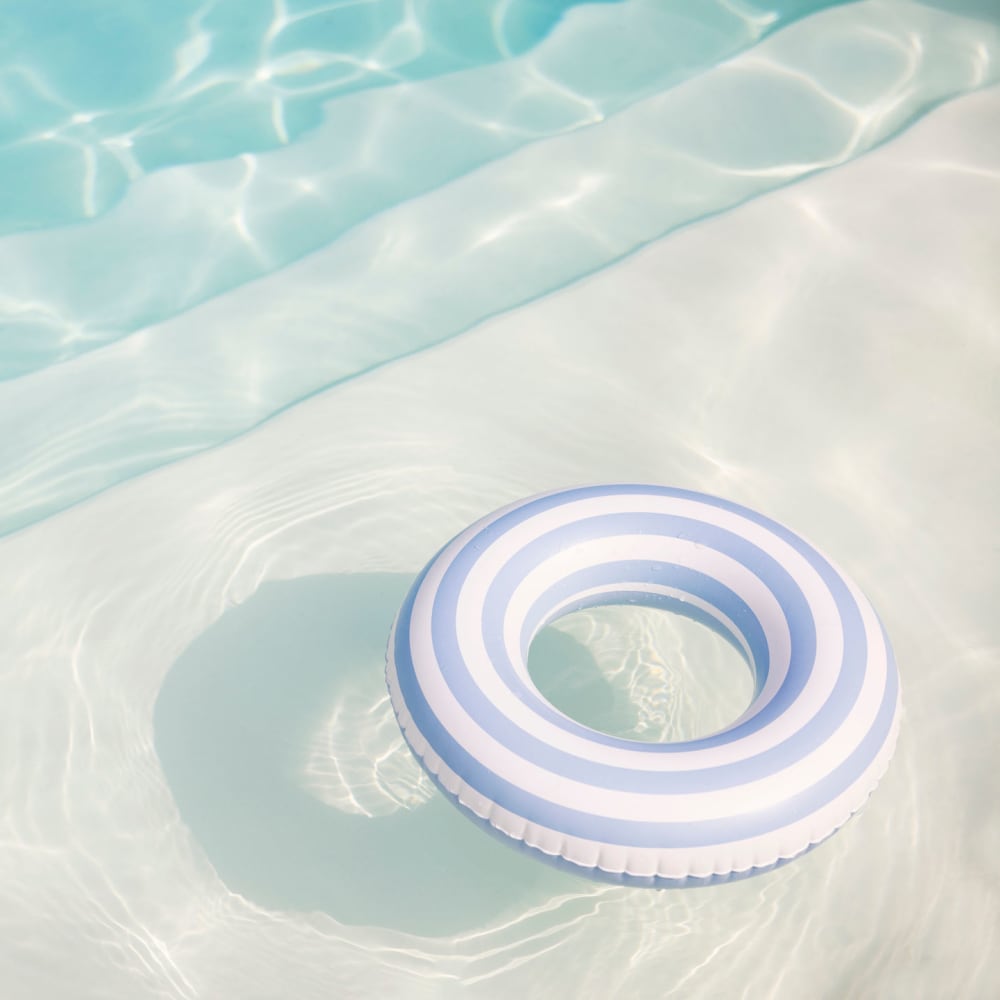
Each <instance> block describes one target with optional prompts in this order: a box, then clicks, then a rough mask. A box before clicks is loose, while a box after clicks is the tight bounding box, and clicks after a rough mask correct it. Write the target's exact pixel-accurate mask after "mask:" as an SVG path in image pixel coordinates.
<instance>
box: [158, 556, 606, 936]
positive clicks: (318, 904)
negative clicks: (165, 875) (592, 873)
mask: <svg viewBox="0 0 1000 1000" xmlns="http://www.w3.org/2000/svg"><path fill="white" fill-rule="evenodd" d="M410 582H411V581H410V578H409V577H408V576H405V575H401V574H345V575H339V576H322V577H306V578H302V579H298V580H293V581H289V582H280V583H268V584H265V585H264V586H263V587H262V588H261V589H260V590H259V591H258V592H257V593H256V594H255V595H253V596H252V597H251V598H250V599H249V600H247V601H246V602H245V603H244V604H242V605H240V606H239V607H236V608H234V609H232V610H230V611H228V612H227V613H225V614H224V615H223V616H222V617H221V618H220V619H219V620H218V621H217V622H216V623H215V624H213V625H212V626H211V627H210V628H208V629H207V630H206V631H205V632H204V633H203V634H202V635H201V636H200V637H199V638H198V639H196V640H195V642H193V643H192V644H191V646H190V647H189V648H188V649H187V650H186V651H185V652H184V653H183V655H182V656H181V657H180V658H179V659H178V661H177V662H176V663H175V665H174V666H173V668H172V669H171V670H170V672H169V673H168V675H167V677H166V679H165V681H164V684H163V687H162V689H161V692H160V695H159V698H158V700H157V704H156V709H155V715H154V731H155V742H156V749H157V753H158V754H159V758H160V761H161V763H162V766H163V769H164V772H165V774H166V777H167V780H168V782H169V785H170V788H171V790H172V792H173V795H174V797H175V800H176V802H177V805H178V808H179V811H180V814H181V817H182V819H183V820H184V822H185V823H186V824H187V825H188V827H189V828H190V829H191V831H192V833H193V834H194V836H195V838H196V839H197V840H198V842H199V843H200V845H201V847H202V848H203V850H204V851H205V853H206V855H207V856H208V859H209V860H210V862H211V863H212V865H213V866H214V867H215V869H216V871H217V872H218V874H219V876H220V877H221V878H222V879H223V881H224V882H225V883H226V884H227V885H228V886H229V888H230V889H232V890H233V891H235V892H238V893H240V894H241V895H243V896H245V897H247V898H248V899H250V900H252V901H253V902H255V903H257V904H258V905H261V906H264V907H267V908H269V909H283V910H297V911H309V910H312V911H315V910H320V911H325V912H327V913H329V914H330V915H331V916H333V917H334V918H336V919H337V920H338V921H341V922H343V923H347V924H364V925H375V926H381V927H387V928H394V929H397V930H402V931H408V932H412V933H418V934H424V935H445V934H454V933H457V932H461V931H464V930H472V929H475V928H479V927H482V926H483V925H484V924H487V923H490V922H492V921H493V920H495V919H498V918H504V917H511V916H514V915H516V914H517V913H521V912H524V911H525V910H527V909H529V908H531V907H532V906H534V905H538V904H540V903H542V902H544V901H545V900H546V899H549V898H551V897H552V896H554V895H557V894H562V893H566V892H578V891H580V890H581V889H583V888H585V883H584V882H582V881H581V880H580V879H578V878H576V877H574V876H572V875H569V874H566V873H563V872H559V871H556V870H553V869H551V868H549V867H547V866H546V865H543V864H539V863H538V862H537V861H536V860H534V859H532V858H526V857H525V856H523V855H522V854H520V853H518V852H517V851H515V850H512V849H511V848H510V847H509V846H507V845H506V844H504V843H500V842H499V841H497V840H495V839H494V838H492V837H489V836H486V835H485V834H484V833H483V832H482V831H481V830H479V829H478V828H477V827H476V826H475V825H474V824H473V823H471V822H469V821H468V819H467V818H466V817H464V816H463V815H461V814H460V813H459V811H458V810H457V809H456V808H455V807H454V806H453V805H452V804H451V803H450V802H448V801H447V800H446V799H445V797H444V796H442V795H441V794H440V793H438V792H437V791H435V792H434V793H433V795H431V797H430V798H429V799H428V800H427V801H426V802H424V803H423V804H421V805H419V806H417V807H415V808H400V809H397V810H396V811H394V812H391V813H389V814H388V815H382V816H376V817H369V816H364V815H357V814H350V813H347V812H344V811H343V810H341V809H338V808H335V807H333V806H331V805H328V804H327V803H326V802H323V801H321V800H320V799H319V798H317V797H316V796H315V795H314V794H312V793H311V792H310V791H309V789H308V787H307V782H306V780H305V773H304V763H305V760H306V758H307V756H308V748H309V746H310V743H311V742H312V744H313V745H315V736H316V733H317V732H319V731H320V730H321V729H322V727H323V725H324V723H325V722H328V720H329V718H330V716H331V708H332V707H333V706H335V705H336V704H338V702H343V703H344V704H348V703H357V702H358V699H357V698H354V699H353V701H352V699H351V697H350V696H351V695H352V693H353V694H354V695H356V694H357V692H358V691H362V692H364V693H366V694H367V693H370V695H371V698H370V699H369V700H370V701H373V702H374V701H377V699H378V698H379V697H380V695H381V694H382V693H383V692H384V681H383V671H384V655H385V643H386V638H387V635H388V632H389V628H390V625H391V623H392V619H393V616H394V615H395V612H396V609H397V608H398V607H399V604H400V603H401V601H402V599H403V597H404V595H405V591H406V588H407V586H408V585H409V583H410ZM532 673H533V676H535V678H536V680H537V681H538V683H539V686H540V687H541V688H542V690H543V691H545V693H546V694H548V695H549V696H550V697H551V696H552V691H553V689H560V691H561V695H562V698H561V704H562V705H563V707H564V709H569V710H571V709H572V704H573V702H574V700H576V701H578V702H579V703H581V704H583V703H586V704H589V705H590V706H591V710H590V714H591V719H592V721H596V722H597V723H598V724H600V723H601V720H600V719H599V718H598V719H594V718H593V716H594V711H593V706H594V705H605V706H608V707H607V709H606V714H607V719H606V720H605V721H606V724H607V725H609V726H613V725H615V724H616V721H615V719H614V718H613V716H614V714H615V713H618V714H620V712H621V706H620V705H618V706H616V704H615V698H614V696H613V693H612V692H611V691H610V689H609V686H608V684H607V681H606V680H605V679H604V678H603V676H602V675H601V674H600V672H599V671H598V669H597V666H596V664H595V663H594V661H593V659H592V658H591V657H590V655H589V653H588V652H587V651H586V649H585V648H584V647H582V646H580V644H579V643H577V642H576V641H575V640H573V639H571V638H570V637H569V636H566V635H564V634H562V633H559V632H557V631H555V630H548V631H546V632H543V633H542V634H541V635H540V636H539V637H538V639H537V640H536V642H535V643H534V645H533V647H532ZM360 701H361V703H362V704H364V703H365V702H364V699H361V700H360ZM385 711H390V709H388V706H386V707H385ZM414 774H416V771H415V770H414Z"/></svg>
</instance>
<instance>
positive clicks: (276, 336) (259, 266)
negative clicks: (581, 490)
mask: <svg viewBox="0 0 1000 1000" xmlns="http://www.w3.org/2000/svg"><path fill="white" fill-rule="evenodd" d="M998 50H1000V12H998V11H997V10H996V9H995V7H994V6H993V5H991V4H990V3H977V2H975V0H969V2H965V3H962V2H956V3H947V2H944V0H941V2H935V3H916V2H900V0H864V2H860V3H851V4H829V3H805V2H803V3H792V2H787V3H776V4H758V3H750V2H745V0H739V2H736V0H725V2H723V0H717V2H713V3H705V4H699V5H697V9H696V10H693V9H692V5H691V4H687V3H681V2H679V0H678V2H670V0H618V2H607V3H597V4H581V3H576V4H574V3H569V2H562V0H520V2H519V0H508V2H503V0H496V2H491V3H487V2H484V3H481V4H480V3H477V4H469V3H460V2H458V0H405V2H404V0H399V2H390V0H379V2H375V0H372V2H327V3H317V2H306V0H273V2H271V0H269V2H266V3H257V2H241V3H232V2H221V0H220V2H215V3H212V2H208V0H205V2H201V3H196V2H193V0H192V2H185V3H177V4H169V5H168V4H153V3H136V4H124V3H120V2H119V3H108V2H97V0H89V2H85V3H84V2H81V3H75V4H73V5H69V6H67V5H63V4H56V3H30V4H29V3H27V2H24V3H21V2H17V3H11V4H6V5H5V6H4V8H3V11H2V12H0V190H2V191H4V196H3V197H2V198H0V428H3V433H2V434H0V533H2V537H0V581H2V587H3V593H4V594H5V615H4V622H5V625H4V628H3V630H2V633H0V634H2V636H3V638H2V640H0V642H2V650H3V655H2V657H0V663H2V664H3V666H2V668H0V690H2V696H0V796H2V801H3V803H4V808H3V810H2V812H0V928H2V930H3V941H4V944H3V945H2V946H0V982H3V983H4V984H5V991H6V992H5V993H4V995H5V996H11V997H15V998H21V997H25V998H27V997H31V998H37V997H63V996H65V997H70V996H72V997H85V996H94V997H98V996H100V997H109V996H111V997H117V996H120V997H123V998H125V997H128V998H134V997H146V996H170V997H175V996H176V997H212V998H215V997H240V998H249V997H262V998H263V997H283V996H291V995H294V996H297V997H299V996H301V997H307V996H313V995H315V996H317V997H319V996H323V997H328V996H330V995H338V996H340V995H343V996H380V997H381V996H400V997H407V998H410V997H422V996H427V997H440V996H452V995H455V996H458V995H462V996H481V997H494V996H496V997H499V996H508V995H510V994H511V993H512V992H520V993H523V994H524V995H526V996H531V997H534V996H537V997H548V996H557V997H561V996H574V997H578V996H585V997H586V996H594V997H605V996H622V997H625V996H628V997H647V996H648V997H657V998H660V997H663V996H669V995H675V996H739V995H744V996H748V997H758V996H761V997H763V996H776V997H786V996H787V997H801V996H827V997H842V996H860V997H869V996H871V997H893V996H899V997H903V996H905V997H914V996H916V997H920V996H928V997H937V996H945V995H947V996H958V997H990V996H992V995H994V994H995V993H996V992H997V990H998V989H1000V964H998V961H997V958H996V955H997V954H1000V947H998V945H1000V942H998V937H1000V934H998V927H1000V902H998V900H1000V868H998V865H997V860H996V859H997V858H998V857H1000V817H998V815H997V811H996V801H995V799H996V796H995V795H993V794H992V791H991V789H992V787H993V784H995V782H993V781H992V771H993V767H994V763H993V762H994V761H995V759H996V757H997V753H998V752H1000V745H998V743H997V737H996V727H995V726H993V725H992V719H993V718H994V716H995V712H996V710H997V709H998V708H1000V703H998V699H1000V693H998V689H997V687H996V685H995V682H994V674H995V666H996V662H997V652H998V646H997V643H996V639H995V635H994V617H995V616H994V610H993V609H994V605H995V597H996V594H997V582H998V581H997V574H996V569H995V567H996V555H997V553H998V550H1000V545H998V536H997V528H996V516H995V510H996V509H997V503H998V499H1000V497H998V489H997V487H998V475H997V467H996V463H995V461H994V460H993V457H992V456H994V455H995V454H996V451H997V448H998V446H1000V420H998V407H997V399H998V398H1000V396H998V386H1000V377H998V365H1000V358H998V350H1000V349H998V339H997V331H998V317H1000V292H998V287H997V282H996V280H995V275H996V273H997V271H998V267H1000V240H998V237H997V235H996V234H997V232H998V231H1000V227H998V225H997V222H998V219H1000V89H998V88H997V86H996V81H997V76H998V67H1000V61H998ZM600 480H631V481H636V480H639V481H641V480H647V481H651V482H664V483H669V484H674V485H680V486H687V487H691V488H694V489H703V490H707V491H710V492H715V493H719V494H722V495H724V496H728V497H730V498H732V499H734V500H737V501H740V502H744V503H746V504H748V505H750V506H752V507H755V508H757V509H761V510H765V511H767V512H768V513H769V514H771V515H773V516H775V517H777V518H779V519H781V520H782V521H785V522H787V523H789V524H790V525H792V526H793V527H794V528H795V529H796V530H799V531H802V532H803V533H804V534H805V535H807V536H808V537H811V538H812V539H814V540H815V541H816V542H817V543H818V544H819V545H820V546H821V547H822V548H823V549H825V550H827V551H829V552H831V553H832V554H833V555H834V556H835V557H836V558H838V560H839V561H840V562H841V563H842V564H843V566H844V567H845V568H846V569H847V570H849V572H850V573H851V575H852V576H854V577H856V578H857V579H858V581H859V582H860V583H861V585H862V586H863V587H864V588H865V590H866V591H868V592H869V593H870V595H871V596H872V598H873V601H874V603H875V605H876V606H877V607H878V608H879V611H880V613H881V614H882V615H883V618H884V620H885V624H886V627H887V630H888V631H889V633H890V635H891V637H892V639H893V642H894V645H895V646H896V650H897V655H898V658H899V664H900V671H901V676H902V680H903V685H904V700H905V707H906V715H905V718H904V723H903V732H902V735H901V738H900V745H899V750H898V752H897V757H896V759H895V761H894V763H893V766H892V768H891V769H890V772H889V774H888V775H887V776H886V779H885V780H884V782H883V785H882V786H881V787H880V788H879V791H878V793H877V794H876V795H875V796H874V797H873V799H872V801H871V802H870V803H869V805H868V807H867V809H866V810H865V811H864V812H863V813H862V814H861V815H860V816H859V817H857V818H856V819H855V820H853V821H852V822H851V823H850V824H848V826H847V827H846V828H845V829H844V830H843V831H842V832H841V833H840V834H839V835H838V836H837V837H836V838H834V839H833V840H832V841H830V842H829V843H828V844H826V845H824V846H823V847H821V848H820V849H818V850H816V851H814V852H813V853H812V854H811V855H809V856H808V857H806V858H803V859H801V861H799V862H797V863H796V864H794V865H791V866H788V867H787V868H786V869H784V870H781V871H777V872H773V873H770V874H768V875H766V876H761V877H759V878H756V879H752V880H749V881H748V882H746V883H743V884H739V885H733V886H722V887H716V888H711V889H702V890H692V891H687V892H671V893H644V892H642V891H641V890H627V889H617V888H608V887H598V886H594V885H591V884H589V883H586V882H583V881H580V880H578V879H575V878H572V877H570V876H568V875H565V874H563V873H560V872H555V871H551V870H549V869H548V868H545V867H544V866H541V865H538V864H536V863H535V862H533V861H532V860H531V859H528V858H524V857H522V856H520V855H519V854H517V853H516V852H514V851H511V850H508V849H507V848H506V847H505V845H502V844H499V843H496V842H494V841H493V840H491V839H490V838H487V837H485V836H483V835H482V834H481V833H480V831H478V830H476V829H475V828H473V827H472V826H471V824H468V823H467V822H466V821H465V820H464V819H463V817H461V816H459V815H458V814H457V812H455V811H454V810H453V809H452V808H451V807H450V806H449V805H448V803H446V802H444V801H443V800H442V799H441V797H440V796H439V795H437V793H435V792H434V791H433V789H431V788H430V786H429V784H428V782H427V780H426V778H424V777H422V775H421V773H420V771H419V768H417V766H416V765H415V764H414V762H413V760H412V759H411V758H410V756H409V754H408V752H407V751H406V749H405V746H404V745H403V743H402V741H401V738H400V736H399V732H398V729H397V728H396V727H395V722H394V720H393V718H392V715H391V710H390V709H389V707H388V702H387V698H386V695H385V690H384V685H383V680H382V655H383V652H384V641H385V635H386V634H387V632H388V627H389V624H390V623H391V620H392V616H393V614H394V612H395V610H396V606H397V605H398V601H399V599H400V597H401V595H402V593H403V592H404V591H405V589H406V587H407V583H408V581H409V580H411V579H412V576H413V574H414V573H415V572H416V571H417V569H418V568H419V567H420V566H421V565H423V564H424V563H425V562H426V560H427V559H428V558H429V556H430V555H431V554H432V553H433V552H434V551H435V550H436V548H437V547H438V546H439V545H440V544H441V543H442V542H443V541H444V540H446V539H447V538H449V537H451V535H453V534H454V533H455V532H456V531H457V530H459V529H460V528H461V527H462V526H463V525H464V524H466V523H468V522H470V521H471V520H473V519H475V518H476V517H477V516H479V515H481V514H483V513H486V512H487V511H489V510H492V509H494V508H495V507H497V506H498V505H499V504H501V503H503V502H505V501H507V500H511V499H515V498H517V497H519V496H523V495H527V494H530V493H532V492H536V491H538V490H542V489H547V488H554V487H558V486H563V485H567V484H572V483H580V482H587V481H600ZM540 642H541V643H542V645H541V646H540V647H539V650H537V651H536V653H535V655H536V657H539V658H540V659H538V662H537V669H538V671H539V678H540V681H539V682H540V683H542V684H543V688H545V685H546V684H549V685H551V688H545V689H546V691H547V693H549V691H551V695H552V697H553V698H554V699H556V700H557V701H558V699H559V698H560V697H562V698H565V699H567V700H566V704H567V705H568V706H570V707H572V709H573V711H574V712H575V713H577V714H579V715H580V717H586V718H587V719H588V721H592V722H593V723H594V724H596V725H601V726H604V727H609V728H612V729H617V730H619V731H630V732H634V733H635V734H637V735H642V734H643V733H645V734H646V735H648V736H653V737H656V736H659V737H660V738H663V737H665V736H670V735H675V736H676V735H679V734H681V733H683V732H684V731H685V730H684V726H685V725H690V726H694V727H697V726H698V725H700V724H703V725H711V724H714V723H717V722H719V721H722V720H721V718H720V717H719V716H718V715H717V713H719V712H723V714H724V713H725V712H726V711H731V712H732V713H733V714H735V712H736V711H738V710H739V707H740V699H741V698H742V697H743V696H744V694H745V691H743V689H742V688H740V687H739V685H740V684H742V683H743V682H744V678H742V677H740V678H739V679H737V677H736V675H735V674H733V673H730V672H728V670H729V668H728V666H727V664H726V662H725V659H724V656H723V654H721V653H720V652H719V650H717V649H715V648H714V647H712V646H711V644H710V643H707V641H706V640H705V639H704V637H699V635H698V634H697V632H690V633H686V632H678V631H677V630H676V627H675V626H674V625H673V624H672V622H671V620H670V619H666V620H661V621H648V620H645V619H642V618H641V616H640V617H638V618H637V617H636V616H635V614H634V613H631V612H629V613H622V615H621V616H619V618H617V619H615V618H614V616H612V619H610V620H605V619H601V618H600V617H599V616H590V617H587V616H584V617H582V618H578V619H574V620H570V621H567V622H566V623H564V624H563V625H562V626H561V627H560V629H556V630H553V631H552V632H551V633H548V634H546V636H545V637H544V639H543V640H540ZM630 657H631V659H630ZM706 664H707V666H708V669H707V670H702V669H700V667H701V666H703V665H706ZM723 684H729V685H731V688H730V690H728V691H727V692H726V694H725V697H723V698H721V699H720V700H719V701H718V702H716V703H713V702H711V701H710V699H711V697H712V692H713V688H716V689H717V688H718V686H719V685H723ZM727 699H728V700H727ZM588 713H589V714H588ZM699 713H701V714H700V715H699Z"/></svg>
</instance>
